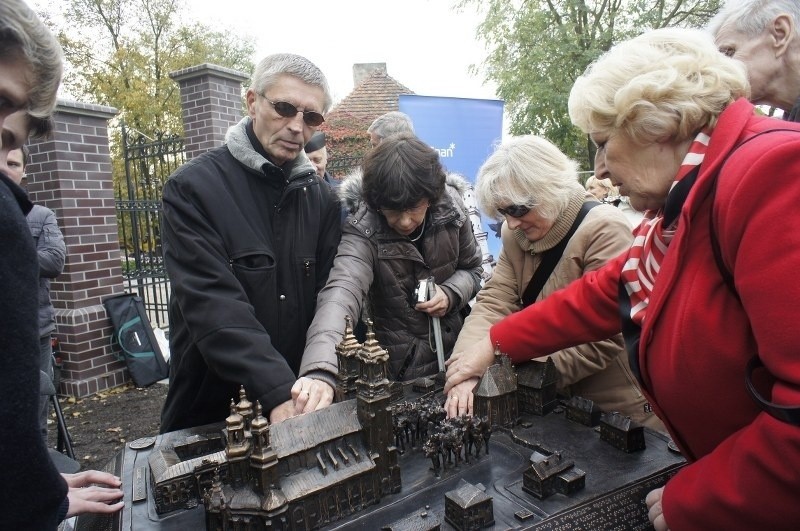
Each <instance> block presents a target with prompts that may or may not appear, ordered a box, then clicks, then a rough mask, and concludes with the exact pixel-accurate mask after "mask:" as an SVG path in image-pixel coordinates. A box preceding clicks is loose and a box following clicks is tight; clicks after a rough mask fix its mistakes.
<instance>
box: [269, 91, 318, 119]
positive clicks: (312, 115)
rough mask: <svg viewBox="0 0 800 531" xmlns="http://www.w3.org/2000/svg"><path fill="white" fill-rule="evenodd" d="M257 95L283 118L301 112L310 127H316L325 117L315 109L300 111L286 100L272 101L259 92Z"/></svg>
mask: <svg viewBox="0 0 800 531" xmlns="http://www.w3.org/2000/svg"><path fill="white" fill-rule="evenodd" d="M259 96H261V97H262V98H264V99H265V100H267V101H268V102H269V104H270V105H272V107H273V108H274V109H275V112H276V113H278V114H280V115H281V116H283V117H284V118H294V117H295V116H297V113H299V112H302V113H303V121H304V122H305V123H306V125H308V126H310V127H317V126H318V125H322V122H324V121H325V117H323V116H322V115H321V114H320V113H318V112H316V111H301V110H299V109H298V108H297V107H295V106H294V105H292V104H291V103H289V102H288V101H272V100H271V99H269V98H267V97H266V96H264V95H263V94H259Z"/></svg>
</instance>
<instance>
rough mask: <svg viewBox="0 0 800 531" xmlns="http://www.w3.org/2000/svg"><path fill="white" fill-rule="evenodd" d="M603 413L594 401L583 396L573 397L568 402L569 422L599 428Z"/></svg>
mask: <svg viewBox="0 0 800 531" xmlns="http://www.w3.org/2000/svg"><path fill="white" fill-rule="evenodd" d="M602 414H603V412H602V411H601V410H600V408H599V407H597V406H596V405H595V403H594V401H593V400H589V399H588V398H583V397H582V396H573V397H572V398H570V400H569V402H567V420H571V421H573V422H577V423H578V424H583V425H584V426H589V427H592V426H597V425H598V424H599V423H600V417H601V416H602Z"/></svg>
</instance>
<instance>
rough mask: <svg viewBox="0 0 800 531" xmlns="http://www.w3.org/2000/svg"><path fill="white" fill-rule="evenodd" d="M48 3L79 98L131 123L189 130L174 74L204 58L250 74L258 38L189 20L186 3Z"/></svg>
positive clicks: (69, 84) (149, 129) (69, 81)
mask: <svg viewBox="0 0 800 531" xmlns="http://www.w3.org/2000/svg"><path fill="white" fill-rule="evenodd" d="M60 6H61V7H60V9H61V11H60V12H54V11H55V10H57V9H59V8H58V7H57V6H56V3H55V2H52V3H50V4H49V7H48V9H50V10H51V12H48V13H46V14H45V17H46V19H47V20H49V21H51V22H52V21H55V20H59V22H58V23H55V24H53V25H55V26H56V27H55V31H56V34H57V35H58V38H59V41H60V42H61V45H62V46H63V48H64V55H65V58H66V62H67V68H66V76H65V79H64V84H65V87H66V89H67V90H68V91H69V92H70V93H71V94H73V95H74V96H75V97H76V98H78V99H80V100H83V101H91V102H95V103H98V104H101V105H109V106H111V107H115V108H116V109H118V110H119V111H120V118H121V119H123V120H124V121H125V122H126V123H127V124H128V126H129V127H132V128H134V129H136V130H138V131H141V132H143V133H145V134H147V135H149V136H153V133H154V132H155V131H166V132H172V133H179V134H182V133H183V126H182V121H181V108H180V96H179V93H178V85H177V83H176V82H175V81H174V80H172V79H171V78H170V77H169V74H170V72H174V71H176V70H180V69H182V68H187V67H190V66H195V65H198V64H203V63H213V64H217V65H220V66H225V67H229V68H233V69H236V70H241V71H244V72H250V71H251V70H252V68H253V64H252V61H251V59H250V58H251V56H252V55H253V51H254V42H253V40H252V39H248V38H241V37H238V36H236V35H235V34H231V33H227V32H226V33H223V32H219V31H214V30H212V29H211V28H209V27H206V26H203V25H201V24H196V23H194V24H187V23H185V22H183V20H184V19H185V18H186V16H187V12H186V9H185V7H186V6H185V4H184V3H183V2H182V1H181V0H69V1H67V2H64V3H62V4H60Z"/></svg>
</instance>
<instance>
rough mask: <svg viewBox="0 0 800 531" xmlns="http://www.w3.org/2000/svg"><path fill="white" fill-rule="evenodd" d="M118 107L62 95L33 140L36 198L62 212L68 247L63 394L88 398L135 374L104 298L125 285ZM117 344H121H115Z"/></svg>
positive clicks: (62, 309)
mask: <svg viewBox="0 0 800 531" xmlns="http://www.w3.org/2000/svg"><path fill="white" fill-rule="evenodd" d="M116 114H117V110H116V109H113V108H111V107H102V106H99V105H90V104H84V103H79V102H74V101H70V102H67V101H59V104H58V107H57V108H56V113H55V115H54V121H55V129H54V132H53V135H52V137H51V138H49V139H47V140H44V141H39V142H33V143H31V144H30V149H31V160H30V163H29V165H28V167H27V171H26V173H27V174H28V191H29V193H30V195H31V198H32V199H33V200H34V201H35V202H38V203H41V204H43V205H45V206H47V207H48V208H50V209H51V210H53V212H55V214H56V217H57V218H58V223H59V226H60V227H61V232H62V233H63V234H64V241H65V243H66V246H67V259H66V265H65V267H64V272H63V273H62V274H61V276H59V277H58V278H57V279H56V280H55V281H53V282H52V284H51V297H52V300H53V305H54V306H55V309H56V336H57V337H58V339H59V342H60V347H61V349H60V350H61V353H62V357H63V360H64V366H63V369H62V371H61V388H60V392H61V393H64V394H67V395H71V396H76V397H84V396H89V395H92V394H94V393H96V392H98V391H102V390H104V389H109V388H112V387H116V386H118V385H121V384H123V383H125V382H126V381H127V379H128V374H127V370H126V368H125V364H124V362H122V361H118V360H117V358H116V356H115V355H114V354H113V353H112V342H111V337H112V327H111V323H110V321H109V320H108V318H107V316H106V311H105V308H104V307H103V304H102V301H103V300H104V299H105V298H106V297H107V296H109V295H112V294H118V293H122V292H123V291H124V289H125V288H124V285H123V279H122V269H121V267H120V251H119V237H118V235H117V216H116V210H115V205H114V184H113V181H112V177H111V158H110V156H109V146H108V129H107V122H108V120H109V119H110V118H112V117H114V116H115V115H116ZM114 348H116V349H118V347H116V343H115V344H114Z"/></svg>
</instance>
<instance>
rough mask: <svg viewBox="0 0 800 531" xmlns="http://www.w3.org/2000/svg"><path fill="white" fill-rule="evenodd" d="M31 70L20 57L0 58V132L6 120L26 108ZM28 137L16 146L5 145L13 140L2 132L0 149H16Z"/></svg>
mask: <svg viewBox="0 0 800 531" xmlns="http://www.w3.org/2000/svg"><path fill="white" fill-rule="evenodd" d="M30 73H31V69H30V66H29V65H28V63H27V62H26V61H25V60H24V59H22V58H21V57H17V56H14V55H11V56H5V57H0V130H2V129H3V126H4V123H5V121H6V119H7V118H8V117H9V116H11V115H12V114H14V113H15V112H17V111H19V110H21V109H24V108H26V107H27V106H28V90H29V88H30V83H31V82H30ZM27 137H28V135H27V131H25V135H24V136H23V137H21V138H19V139H18V140H17V142H18V143H17V144H16V145H7V144H6V143H7V142H9V141H14V139H13V138H8V137H7V135H6V133H5V131H3V134H2V138H0V149H5V150H6V151H8V150H10V149H16V148H18V147H19V146H21V145H22V142H24V141H25V139H26V138H27ZM5 156H6V153H5V152H4V153H2V158H1V159H0V160H3V161H5Z"/></svg>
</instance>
